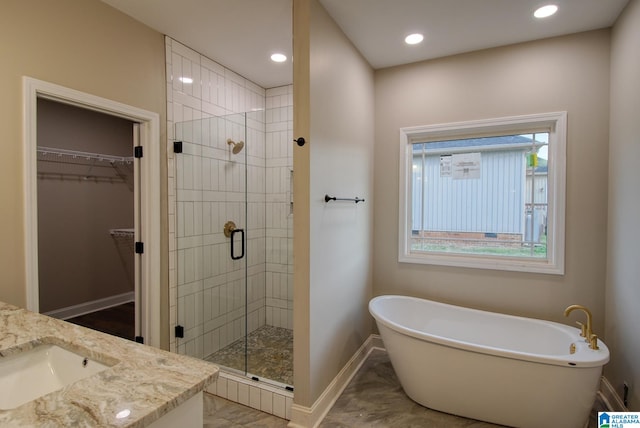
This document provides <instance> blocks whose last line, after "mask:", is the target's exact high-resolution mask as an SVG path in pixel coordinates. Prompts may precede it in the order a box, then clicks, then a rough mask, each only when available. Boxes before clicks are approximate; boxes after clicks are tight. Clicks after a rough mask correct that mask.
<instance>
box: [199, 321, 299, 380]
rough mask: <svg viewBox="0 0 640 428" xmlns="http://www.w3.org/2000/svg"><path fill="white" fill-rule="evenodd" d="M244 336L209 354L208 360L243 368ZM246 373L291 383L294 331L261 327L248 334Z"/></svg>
mask: <svg viewBox="0 0 640 428" xmlns="http://www.w3.org/2000/svg"><path fill="white" fill-rule="evenodd" d="M244 347H245V342H244V339H241V340H237V341H235V342H233V343H232V344H231V345H229V346H227V347H226V348H223V349H221V350H219V351H218V352H215V353H213V354H211V355H210V356H208V357H207V358H206V360H207V361H210V362H212V363H215V364H218V365H220V366H224V367H229V368H232V369H236V370H241V371H243V370H244V364H245V357H244ZM247 372H248V373H249V374H251V375H253V376H257V377H259V378H261V379H270V380H274V381H276V382H280V383H284V384H287V385H293V331H292V330H288V329H286V328H280V327H273V326H269V325H265V326H262V327H260V328H258V329H256V330H255V331H253V332H251V333H249V336H248V337H247Z"/></svg>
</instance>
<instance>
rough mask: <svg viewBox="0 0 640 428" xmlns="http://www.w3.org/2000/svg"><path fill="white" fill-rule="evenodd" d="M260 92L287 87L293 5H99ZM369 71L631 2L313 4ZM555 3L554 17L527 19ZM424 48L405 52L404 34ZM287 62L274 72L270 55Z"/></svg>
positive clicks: (190, 0)
mask: <svg viewBox="0 0 640 428" xmlns="http://www.w3.org/2000/svg"><path fill="white" fill-rule="evenodd" d="M102 1H104V2H105V3H107V4H109V5H111V6H113V7H115V8H117V9H120V10H121V11H123V12H124V13H126V14H128V15H130V16H132V17H133V18H135V19H137V20H138V21H141V22H143V23H145V24H146V25H148V26H149V27H152V28H154V29H156V30H157V31H159V32H161V33H163V34H167V35H168V36H170V37H172V38H173V39H175V40H178V41H179V42H181V43H183V44H185V45H187V46H189V47H190V48H192V49H194V50H196V51H198V52H200V53H201V54H203V55H205V56H207V57H209V58H211V59H213V60H215V61H216V62H218V63H220V64H222V65H224V66H225V67H227V68H229V69H231V70H233V71H235V72H236V73H238V74H240V75H242V76H244V77H245V78H247V79H249V80H251V81H253V82H255V83H257V84H258V85H260V86H262V87H263V88H272V87H276V86H282V85H286V84H290V83H291V82H292V66H291V60H290V58H291V52H292V47H291V40H292V31H291V8H292V0H136V1H132V0H102ZM319 1H320V3H321V4H322V5H323V6H324V7H325V9H327V11H328V12H329V14H330V15H331V16H332V17H333V19H334V20H335V21H336V23H337V24H338V25H339V26H340V27H341V28H342V30H343V31H344V33H345V34H346V35H347V37H348V38H349V39H350V40H351V41H352V42H353V44H354V45H355V46H356V47H357V48H358V50H359V51H360V52H361V53H362V55H363V56H364V57H365V58H366V59H367V61H369V63H370V64H371V66H372V67H373V68H375V69H378V68H385V67H390V66H394V65H400V64H407V63H411V62H416V61H421V60H425V59H432V58H438V57H442V56H447V55H453V54H457V53H463V52H469V51H474V50H479V49H486V48H491V47H496V46H503V45H508V44H512V43H519V42H524V41H529V40H536V39H542V38H546V37H553V36H559V35H563V34H570V33H576V32H581V31H588V30H593V29H598V28H606V27H610V26H611V25H612V24H613V23H614V22H615V19H616V18H617V17H618V15H619V14H620V12H621V11H622V9H623V8H624V6H625V5H626V4H627V3H628V1H629V0H549V1H546V2H545V1H541V0H319ZM549 2H553V3H555V4H557V5H558V6H559V11H558V13H557V14H556V15H554V16H552V17H550V18H547V19H544V20H538V19H535V18H533V16H532V13H533V11H534V10H535V9H536V8H537V7H538V6H541V5H543V4H546V3H549ZM412 32H422V33H423V34H424V35H425V41H424V42H422V43H421V44H420V45H416V46H408V45H405V44H404V42H403V40H404V37H405V36H406V35H407V34H410V33H412ZM276 51H279V52H283V53H285V54H286V55H287V57H288V58H289V60H288V61H287V62H285V63H282V64H275V63H273V62H271V61H270V60H269V56H270V55H271V53H273V52H276Z"/></svg>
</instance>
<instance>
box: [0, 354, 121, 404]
mask: <svg viewBox="0 0 640 428" xmlns="http://www.w3.org/2000/svg"><path fill="white" fill-rule="evenodd" d="M108 368H109V366H106V365H104V364H101V363H98V362H96V361H93V360H89V359H87V358H85V357H83V356H81V355H78V354H76V353H75V352H72V351H69V350H67V349H65V348H62V347H60V346H57V345H51V344H43V345H39V346H37V347H35V348H33V349H30V350H28V351H24V352H19V353H16V354H14V355H9V356H7V357H4V358H0V409H1V410H9V409H14V408H16V407H18V406H20V405H22V404H24V403H27V402H29V401H31V400H35V399H36V398H38V397H42V396H43V395H46V394H49V393H50V392H53V391H57V390H59V389H62V388H63V387H64V386H66V385H69V384H71V383H73V382H76V381H78V380H80V379H84V378H86V377H88V376H91V375H94V374H96V373H99V372H101V371H103V370H106V369H108Z"/></svg>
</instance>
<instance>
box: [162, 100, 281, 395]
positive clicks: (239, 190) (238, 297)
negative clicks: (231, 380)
mask: <svg viewBox="0 0 640 428" xmlns="http://www.w3.org/2000/svg"><path fill="white" fill-rule="evenodd" d="M273 116H274V115H273V114H269V111H268V110H267V114H265V111H264V110H260V111H255V112H249V113H241V114H232V115H227V116H220V117H213V118H208V119H201V120H196V121H190V122H182V123H179V124H176V129H175V131H176V132H175V135H176V140H179V141H181V147H177V148H178V151H179V153H176V154H175V174H176V176H175V182H176V200H177V203H176V213H175V214H176V231H175V232H176V233H175V235H176V241H175V242H176V254H177V257H176V272H177V278H176V279H177V325H178V326H179V327H182V328H183V331H184V337H183V338H176V343H177V347H178V352H179V353H182V354H187V355H191V356H194V357H197V358H203V359H206V360H208V361H211V362H213V363H215V364H218V365H219V366H221V367H222V368H223V369H224V370H226V371H230V372H234V373H236V374H242V375H244V376H249V377H251V378H254V379H255V378H257V379H259V380H260V381H263V380H264V381H268V382H269V383H271V384H274V385H277V386H282V387H289V386H290V385H292V383H293V369H292V365H293V364H292V360H293V335H292V316H291V313H292V306H293V301H292V294H293V293H292V291H293V290H292V263H291V259H292V255H291V230H292V209H293V208H292V207H293V199H292V194H291V177H292V169H291V150H290V147H291V146H292V144H291V137H290V131H289V130H288V129H287V125H286V123H285V124H284V125H280V124H277V125H274V124H273V123H269V122H267V123H265V118H267V119H269V120H272V118H273ZM276 117H281V118H282V117H284V118H287V117H288V115H287V114H284V115H280V116H277V115H276ZM281 129H283V130H281ZM180 150H181V152H180ZM174 151H175V150H174Z"/></svg>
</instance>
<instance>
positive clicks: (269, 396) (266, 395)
mask: <svg viewBox="0 0 640 428" xmlns="http://www.w3.org/2000/svg"><path fill="white" fill-rule="evenodd" d="M260 410H261V411H263V412H266V413H270V414H273V392H271V391H267V390H264V389H263V390H261V391H260Z"/></svg>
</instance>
